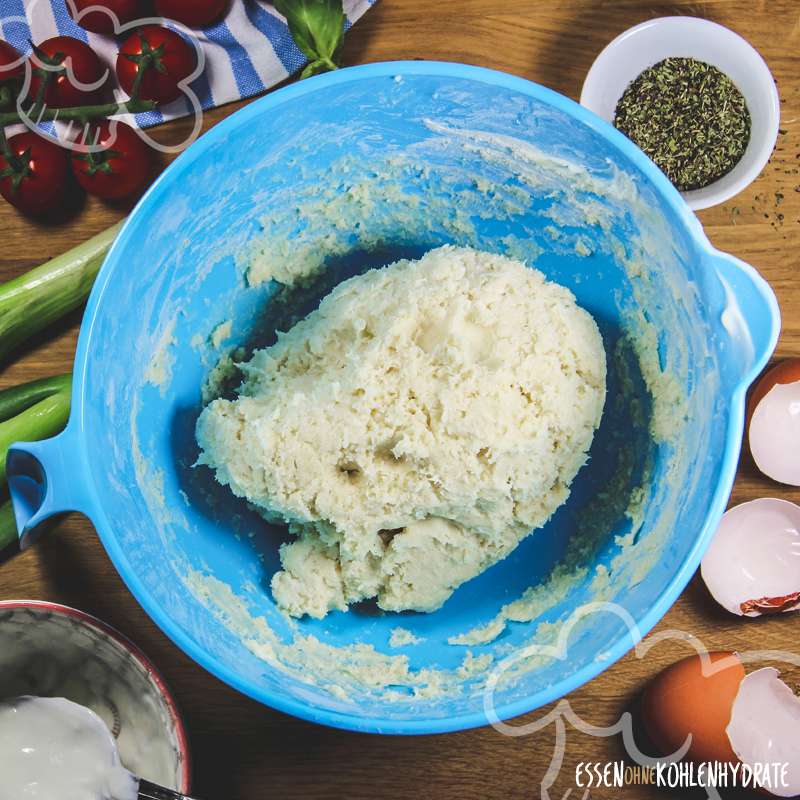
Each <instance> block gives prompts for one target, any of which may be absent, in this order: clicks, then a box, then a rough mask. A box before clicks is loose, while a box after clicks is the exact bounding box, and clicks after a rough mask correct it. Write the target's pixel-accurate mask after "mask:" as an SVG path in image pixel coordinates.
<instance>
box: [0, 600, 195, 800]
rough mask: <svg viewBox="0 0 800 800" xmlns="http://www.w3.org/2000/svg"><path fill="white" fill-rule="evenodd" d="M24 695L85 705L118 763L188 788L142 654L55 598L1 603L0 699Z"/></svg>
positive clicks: (162, 700)
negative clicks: (111, 742)
mask: <svg viewBox="0 0 800 800" xmlns="http://www.w3.org/2000/svg"><path fill="white" fill-rule="evenodd" d="M25 694H29V695H38V696H42V697H66V698H67V700H72V701H73V702H75V703H80V704H81V705H84V706H88V707H89V708H91V709H92V711H94V712H95V713H96V714H98V715H99V716H100V717H101V719H103V720H104V721H105V723H106V725H108V728H109V730H110V731H111V733H112V735H113V736H114V738H115V739H116V741H117V747H118V748H119V754H120V758H121V760H122V763H123V765H124V766H126V767H127V768H128V769H129V770H131V771H132V772H134V773H135V774H137V775H138V776H139V777H142V778H147V779H148V780H151V781H153V782H155V783H158V784H160V785H161V786H168V787H170V788H174V789H177V790H178V791H181V792H184V793H186V792H188V791H189V780H190V774H189V772H190V765H189V747H188V743H187V738H186V732H185V728H184V725H183V722H182V720H181V717H180V714H179V713H178V709H177V707H176V705H175V701H174V700H173V699H172V695H171V694H170V692H169V690H168V689H167V687H166V685H165V683H164V679H163V678H162V677H161V675H160V674H159V673H158V671H157V670H156V668H155V667H154V666H153V665H152V664H151V663H150V661H149V660H148V659H147V657H146V656H145V655H144V654H143V653H142V652H141V650H139V649H138V648H137V647H136V646H135V645H134V644H133V643H132V642H130V641H129V640H128V639H126V638H125V637H124V636H123V635H122V634H121V633H119V631H116V630H115V629H114V628H112V627H111V626H109V625H106V624H105V623H104V622H101V621H100V620H99V619H96V618H95V617H92V616H90V615H89V614H86V613H85V612H83V611H78V610H77V609H74V608H69V607H68V606H62V605H58V604H57V603H48V602H42V601H37V600H2V601H0V700H3V699H7V698H11V697H17V696H19V695H25ZM0 796H2V797H4V796H5V795H3V792H2V788H0Z"/></svg>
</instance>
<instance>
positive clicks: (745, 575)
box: [700, 497, 800, 617]
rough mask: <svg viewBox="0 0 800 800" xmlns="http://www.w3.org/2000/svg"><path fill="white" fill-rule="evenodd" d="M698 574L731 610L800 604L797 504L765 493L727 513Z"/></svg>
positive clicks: (747, 612) (753, 611)
mask: <svg viewBox="0 0 800 800" xmlns="http://www.w3.org/2000/svg"><path fill="white" fill-rule="evenodd" d="M700 573H701V575H702V576H703V580H704V581H705V584H706V586H707V587H708V590H709V592H710V593H711V596H712V597H713V598H714V599H715V600H716V601H717V602H718V603H719V604H720V605H721V606H722V607H723V608H725V609H727V610H728V611H730V612H731V614H737V615H738V616H748V617H758V616H761V615H762V614H774V613H779V612H781V611H793V610H796V609H798V608H800V506H797V505H795V504H794V503H790V502H788V501H787V500H778V499H777V498H771V497H764V498H761V499H758V500H751V501H750V502H749V503H742V504H741V505H738V506H735V507H734V508H732V509H730V510H729V511H726V512H725V514H723V516H722V520H721V521H720V524H719V527H718V528H717V532H716V534H714V538H713V540H712V541H711V545H710V546H709V548H708V550H707V551H706V554H705V556H704V557H703V560H702V562H701V565H700Z"/></svg>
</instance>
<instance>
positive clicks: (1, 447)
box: [0, 373, 72, 557]
mask: <svg viewBox="0 0 800 800" xmlns="http://www.w3.org/2000/svg"><path fill="white" fill-rule="evenodd" d="M71 396H72V374H71V373H67V374H66V375H57V376H55V377H52V378H44V379H42V380H38V381H31V382H30V383H23V384H21V385H19V386H12V387H11V388H10V389H4V390H3V391H0V486H2V487H3V492H5V491H6V488H7V485H6V456H7V455H8V450H9V448H10V447H11V445H12V444H14V442H35V441H39V440H40V439H47V438H49V437H50V436H55V435H56V434H57V433H58V432H59V431H61V430H62V429H63V428H64V426H65V425H66V424H67V419H69V409H70V401H71ZM16 542H17V526H16V522H15V520H14V510H13V508H12V506H11V500H6V501H5V502H4V503H3V504H2V505H0V557H2V555H3V554H4V553H5V552H7V551H8V550H9V549H11V550H13V549H15V545H16Z"/></svg>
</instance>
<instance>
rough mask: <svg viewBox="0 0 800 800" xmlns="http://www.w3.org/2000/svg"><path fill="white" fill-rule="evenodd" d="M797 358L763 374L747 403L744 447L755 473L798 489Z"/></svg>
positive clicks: (799, 382)
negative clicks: (745, 441) (753, 465)
mask: <svg viewBox="0 0 800 800" xmlns="http://www.w3.org/2000/svg"><path fill="white" fill-rule="evenodd" d="M798 403H800V358H789V359H787V360H786V361H781V362H780V363H779V364H777V365H775V366H774V367H772V369H769V370H767V372H765V373H764V374H763V375H762V376H761V378H760V379H759V380H758V382H757V383H756V384H755V386H754V387H753V390H752V391H751V392H750V397H749V399H748V401H747V420H746V425H747V427H746V431H747V437H746V438H747V445H748V448H749V450H750V454H751V455H752V456H753V461H754V462H755V465H756V466H757V467H758V469H759V470H760V471H761V472H762V473H763V474H764V475H766V476H767V477H768V478H772V480H774V481H777V482H778V483H785V484H788V485H789V486H800V459H798V457H797V453H798V452H799V451H800V420H799V419H798V415H797V407H798Z"/></svg>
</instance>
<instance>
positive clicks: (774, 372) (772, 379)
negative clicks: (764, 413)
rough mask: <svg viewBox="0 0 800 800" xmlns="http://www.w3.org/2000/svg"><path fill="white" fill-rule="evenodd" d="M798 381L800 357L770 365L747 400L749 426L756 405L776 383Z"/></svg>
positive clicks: (799, 379) (799, 378)
mask: <svg viewBox="0 0 800 800" xmlns="http://www.w3.org/2000/svg"><path fill="white" fill-rule="evenodd" d="M798 381H800V358H787V359H786V360H785V361H781V362H779V363H778V364H776V365H775V366H774V367H770V369H768V370H767V371H766V372H765V373H764V374H763V375H762V376H761V377H760V378H759V379H758V381H757V382H756V383H755V385H754V386H753V388H752V390H751V391H750V397H749V398H748V400H747V424H748V427H749V425H750V420H751V419H752V417H753V412H754V411H755V410H756V406H757V405H758V404H759V403H760V402H761V401H762V400H763V399H764V396H765V395H766V394H767V392H768V391H769V390H770V389H771V388H772V387H773V386H775V385H776V384H786V383H796V382H798Z"/></svg>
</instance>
